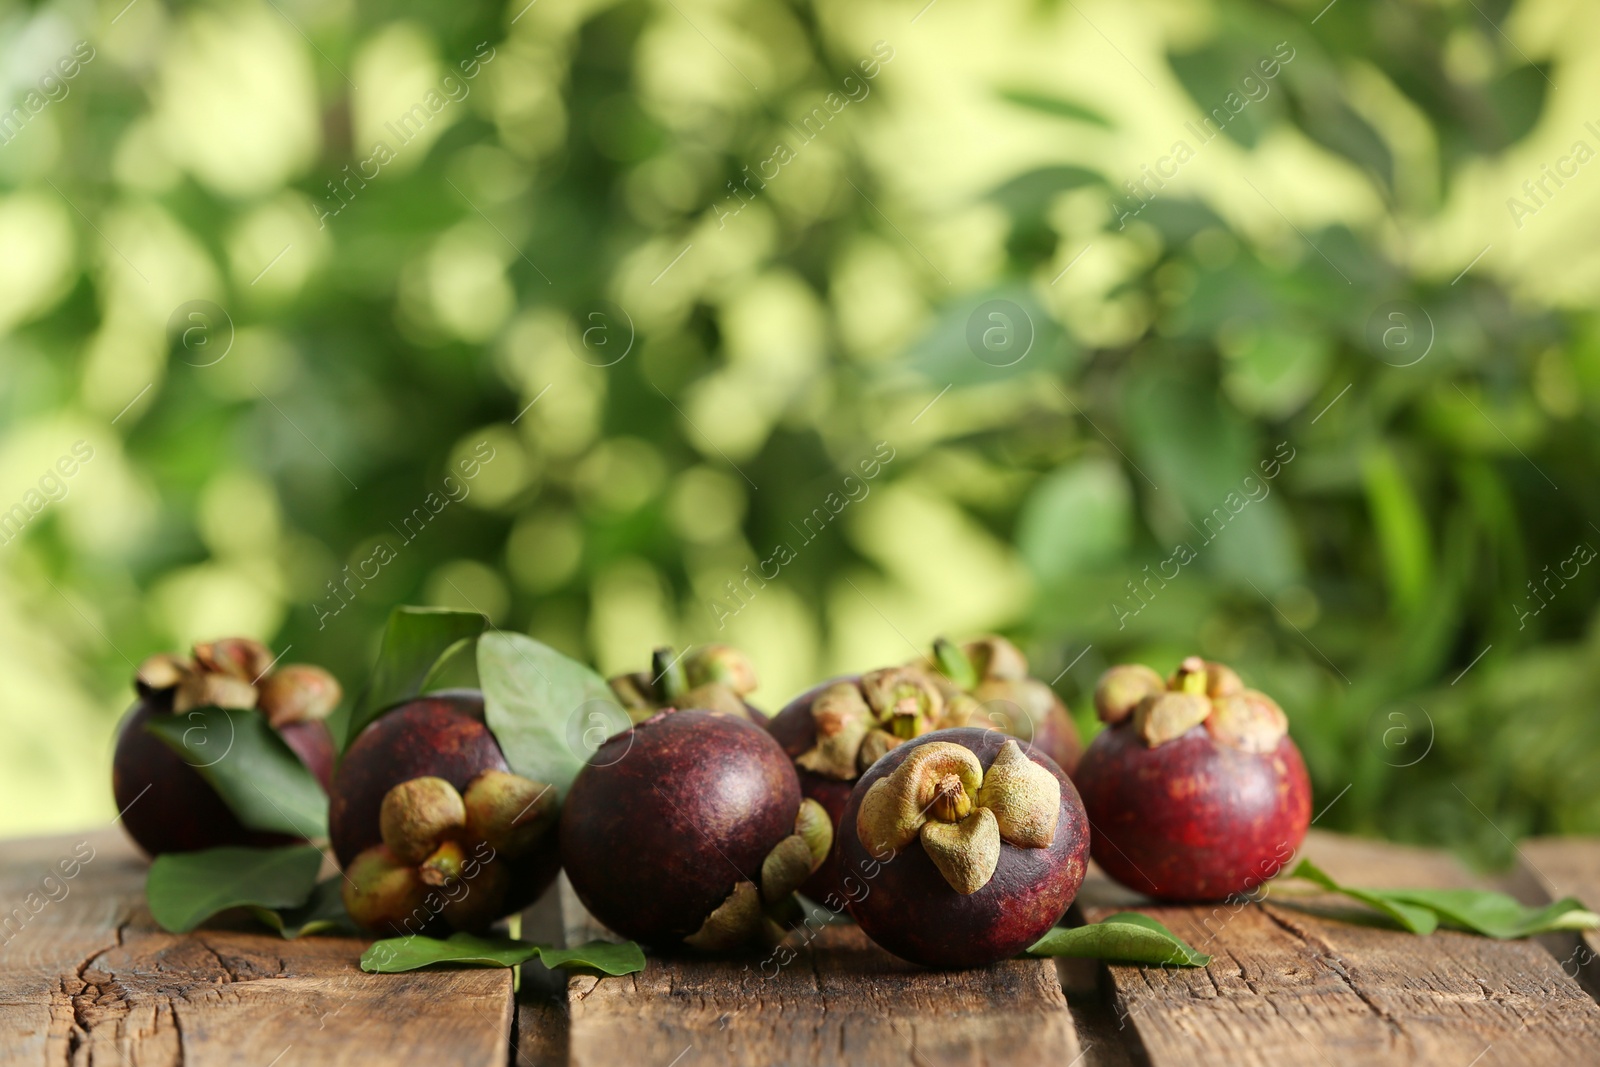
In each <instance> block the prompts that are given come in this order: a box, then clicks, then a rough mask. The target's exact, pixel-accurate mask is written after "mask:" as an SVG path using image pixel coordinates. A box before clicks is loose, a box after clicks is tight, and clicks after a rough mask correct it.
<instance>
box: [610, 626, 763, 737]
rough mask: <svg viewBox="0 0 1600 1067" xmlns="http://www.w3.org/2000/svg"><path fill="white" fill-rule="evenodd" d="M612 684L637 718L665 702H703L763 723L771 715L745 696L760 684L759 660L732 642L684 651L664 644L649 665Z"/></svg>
mask: <svg viewBox="0 0 1600 1067" xmlns="http://www.w3.org/2000/svg"><path fill="white" fill-rule="evenodd" d="M608 684H609V685H610V686H611V691H612V693H614V694H615V695H616V697H617V700H618V702H620V703H621V704H622V706H623V708H624V709H625V710H626V711H627V712H628V716H629V718H631V719H632V720H633V721H634V722H636V723H637V722H643V721H644V720H645V719H648V718H649V717H650V716H652V715H654V714H655V713H656V712H658V711H661V710H663V709H665V708H684V709H688V708H699V709H703V710H705V711H715V712H719V713H720V714H723V715H732V716H734V717H735V718H740V719H748V720H750V721H751V722H753V723H756V724H757V725H761V724H764V723H765V722H766V721H767V715H766V713H765V712H763V711H761V710H760V709H759V708H757V707H756V706H755V705H753V704H751V703H750V702H749V701H748V700H746V699H745V698H746V697H747V696H749V695H750V694H751V693H753V692H755V690H756V687H757V685H758V683H757V681H756V669H755V665H754V664H752V663H751V662H750V658H749V657H748V656H746V655H745V654H744V653H743V652H740V651H739V650H738V649H736V648H733V647H731V646H729V645H701V646H700V647H699V648H693V649H690V650H689V651H688V652H686V653H682V654H679V653H677V652H675V651H673V650H672V649H671V648H669V647H662V648H658V649H656V650H655V652H654V653H652V654H651V657H650V670H649V671H635V672H632V673H630V674H619V675H617V676H616V677H614V678H611V679H609V682H608Z"/></svg>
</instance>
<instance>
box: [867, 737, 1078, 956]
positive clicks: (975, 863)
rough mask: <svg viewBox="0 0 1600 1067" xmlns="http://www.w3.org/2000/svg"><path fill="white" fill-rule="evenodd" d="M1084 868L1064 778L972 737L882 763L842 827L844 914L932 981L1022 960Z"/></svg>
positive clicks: (924, 745)
mask: <svg viewBox="0 0 1600 1067" xmlns="http://www.w3.org/2000/svg"><path fill="white" fill-rule="evenodd" d="M1088 858H1089V824H1088V819H1087V818H1086V817H1085V815H1084V811H1083V804H1082V803H1081V802H1080V801H1079V799H1078V793H1077V790H1076V789H1074V788H1073V786H1072V782H1071V781H1070V780H1069V779H1068V778H1067V776H1066V774H1065V773H1064V772H1063V771H1062V770H1061V768H1060V767H1058V766H1057V765H1056V763H1055V761H1054V760H1052V759H1051V758H1050V757H1049V756H1047V755H1045V754H1044V753H1043V752H1042V751H1040V750H1039V749H1037V748H1034V747H1031V746H1025V745H1023V744H1022V743H1021V742H1020V741H1018V740H1017V739H1016V738H1014V737H1008V736H1007V735H1005V734H1003V733H1001V732H999V731H997V730H989V729H980V728H977V727H960V728H955V729H948V730H937V731H935V732H933V733H930V734H927V735H925V736H923V737H919V738H917V739H915V740H913V741H908V742H906V743H905V744H903V745H900V746H898V747H897V748H895V749H894V750H893V751H891V752H890V753H889V754H888V755H887V756H885V757H883V758H882V759H880V760H878V761H877V762H876V763H874V764H873V765H872V767H871V768H870V769H869V770H868V771H867V772H866V773H865V774H863V775H862V776H861V780H860V781H859V782H857V783H856V787H855V789H854V791H853V792H852V793H851V794H850V803H849V804H848V805H847V806H846V807H845V811H844V817H843V819H842V820H841V822H840V827H839V862H840V871H841V884H842V886H843V892H844V893H845V896H846V899H847V900H848V902H849V903H848V906H849V909H850V914H851V915H852V916H853V917H854V918H855V920H856V922H857V923H859V924H860V925H861V929H862V931H863V932H864V933H865V934H866V935H867V936H868V937H870V938H872V940H874V941H876V942H877V943H878V944H879V945H882V946H883V947H884V948H886V949H888V950H889V951H890V952H892V953H894V954H895V955H897V956H899V957H901V958H902V959H907V960H910V961H911V962H913V963H919V964H922V965H923V966H926V967H952V968H953V967H980V966H983V965H985V964H988V963H993V962H995V961H997V960H1003V959H1007V958H1009V957H1011V956H1014V955H1016V954H1017V953H1019V952H1021V951H1023V950H1024V949H1026V948H1028V947H1029V946H1030V945H1032V944H1033V943H1034V942H1036V941H1038V940H1039V938H1040V937H1042V936H1044V934H1045V932H1046V931H1048V930H1049V929H1050V928H1051V927H1052V926H1054V925H1055V924H1056V922H1057V921H1059V920H1060V918H1061V916H1062V915H1063V914H1064V913H1065V912H1066V910H1067V907H1068V905H1070V904H1071V903H1072V900H1073V898H1074V897H1075V896H1076V895H1077V893H1078V887H1079V886H1080V885H1082V884H1083V875H1084V868H1085V867H1086V866H1087V864H1088Z"/></svg>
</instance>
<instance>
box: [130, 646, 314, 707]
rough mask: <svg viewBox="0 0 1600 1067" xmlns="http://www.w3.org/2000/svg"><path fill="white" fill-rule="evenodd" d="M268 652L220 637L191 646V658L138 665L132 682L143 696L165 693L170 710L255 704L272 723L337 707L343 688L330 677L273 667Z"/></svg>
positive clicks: (302, 666) (160, 657) (308, 669)
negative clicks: (192, 649)
mask: <svg viewBox="0 0 1600 1067" xmlns="http://www.w3.org/2000/svg"><path fill="white" fill-rule="evenodd" d="M273 663H274V660H273V656H272V651H271V650H270V649H268V648H267V646H266V645H263V644H262V643H261V642H259V641H253V640H251V639H250V638H248V637H225V638H222V639H221V640H217V641H206V642H203V643H201V644H197V645H195V646H194V656H193V658H192V659H184V658H183V657H182V656H174V655H170V654H168V653H160V654H157V655H154V656H151V657H150V658H149V659H147V660H145V661H144V662H143V663H141V664H140V665H139V669H138V670H137V672H135V675H134V682H135V685H136V686H137V687H138V689H139V691H140V693H142V694H143V695H145V696H151V695H153V694H157V693H161V694H167V693H170V694H171V697H172V704H171V707H172V711H173V713H174V714H178V715H181V714H183V713H184V712H187V711H192V710H194V709H195V708H207V707H212V708H237V709H241V710H244V709H250V708H255V709H257V710H259V711H260V712H261V713H262V714H263V715H265V716H266V717H267V722H268V723H269V724H271V725H272V726H274V727H281V726H286V725H288V724H289V723H296V722H318V721H320V720H322V719H326V718H327V717H328V716H329V715H330V714H332V713H333V709H334V708H336V707H338V706H339V700H340V699H341V697H342V696H343V692H342V691H341V690H340V688H339V682H338V680H337V679H335V678H334V676H333V675H331V674H329V673H328V672H327V671H325V670H323V669H322V668H321V667H317V666H313V665H311V664H309V663H290V664H285V665H284V666H282V667H279V668H277V669H276V670H273Z"/></svg>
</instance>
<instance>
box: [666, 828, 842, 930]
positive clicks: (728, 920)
mask: <svg viewBox="0 0 1600 1067" xmlns="http://www.w3.org/2000/svg"><path fill="white" fill-rule="evenodd" d="M832 848H833V820H832V819H830V818H828V812H827V809H825V808H824V807H823V806H822V805H821V804H818V803H817V802H816V801H815V800H810V799H806V800H802V801H801V802H800V812H799V814H797V815H796V816H795V819H794V833H792V834H790V835H789V836H788V837H785V838H784V839H783V840H781V841H779V842H778V843H777V844H776V845H774V846H773V848H772V851H771V852H769V853H767V858H766V859H764V860H762V861H761V885H760V886H759V887H757V886H756V884H755V883H753V882H750V881H740V882H737V883H735V885H734V887H733V891H732V892H730V893H729V894H728V896H727V898H726V899H724V900H723V902H722V903H721V904H718V905H717V906H716V907H715V908H714V909H712V912H711V914H710V915H708V916H707V917H706V920H705V922H704V923H702V924H701V926H700V929H698V930H696V931H695V932H694V933H692V934H690V935H689V936H688V937H686V938H684V939H683V941H684V944H686V945H688V946H689V947H690V948H695V949H699V950H700V951H702V952H727V951H730V950H732V949H736V948H741V947H743V946H746V945H750V944H753V943H755V942H758V941H766V942H769V943H772V944H776V943H777V941H779V940H781V939H782V937H783V929H782V928H781V927H780V926H778V924H777V923H776V922H774V921H773V919H772V917H771V915H770V914H769V911H775V910H776V909H778V908H780V907H781V906H782V905H784V904H786V903H788V901H789V898H790V897H791V896H792V895H793V894H794V892H795V890H797V889H799V888H800V886H801V884H802V883H803V882H805V880H806V879H807V878H809V877H811V875H812V873H813V872H815V871H816V869H817V868H818V867H820V866H822V861H823V860H825V859H827V858H828V852H829V850H831V849H832Z"/></svg>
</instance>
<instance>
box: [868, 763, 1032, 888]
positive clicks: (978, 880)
mask: <svg viewBox="0 0 1600 1067" xmlns="http://www.w3.org/2000/svg"><path fill="white" fill-rule="evenodd" d="M1060 810H1061V783H1060V781H1059V780H1058V779H1057V778H1056V777H1055V775H1053V774H1051V773H1050V772H1049V771H1047V770H1045V769H1044V768H1043V767H1041V766H1039V765H1038V764H1037V763H1035V762H1033V761H1032V760H1030V759H1029V758H1028V757H1027V755H1026V754H1025V753H1024V752H1023V751H1022V746H1021V745H1019V744H1018V743H1017V741H1016V740H1015V739H1009V740H1007V741H1006V743H1005V744H1004V745H1003V746H1002V747H1001V749H1000V752H999V754H998V755H996V756H995V758H994V762H993V763H992V764H991V765H990V767H989V770H988V772H987V773H986V772H985V771H984V769H983V765H982V764H981V763H979V762H978V757H977V756H976V755H974V754H973V753H972V751H971V750H970V749H968V748H966V747H964V746H962V745H957V744H954V743H952V742H949V741H930V742H928V743H926V744H924V745H921V746H919V747H918V748H917V749H916V751H914V752H913V753H912V754H911V755H910V756H908V757H907V758H906V760H905V762H903V763H901V764H900V766H899V767H897V768H895V770H894V771H893V772H892V773H890V774H889V775H887V776H886V777H884V778H881V779H879V780H878V781H877V782H875V783H873V785H872V787H871V788H870V789H869V790H867V794H866V796H865V797H863V798H862V801H861V807H860V810H859V811H858V813H857V815H856V833H857V835H858V836H859V837H860V839H861V843H862V844H863V845H865V846H866V848H867V850H868V851H869V852H870V853H872V854H873V855H886V854H891V853H894V852H898V851H899V850H900V849H903V848H905V847H906V846H907V845H909V844H910V843H911V842H912V841H914V840H919V841H921V842H922V847H923V850H924V851H925V852H926V853H927V854H928V858H929V859H931V860H932V861H933V864H934V866H935V867H937V868H938V869H939V873H940V874H942V875H944V879H945V881H946V882H948V883H949V884H950V887H951V888H952V889H954V890H955V891H956V892H958V893H961V894H962V895H971V894H973V893H976V892H977V891H978V890H980V889H982V888H983V887H984V886H986V885H988V884H989V879H990V878H992V877H993V876H994V872H995V867H996V866H997V865H998V864H999V862H1000V845H1001V843H1002V842H1004V843H1006V844H1009V845H1013V846H1015V847H1017V848H1049V847H1050V845H1051V844H1052V843H1053V842H1054V841H1055V832H1056V821H1057V819H1058V818H1059V817H1060Z"/></svg>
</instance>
